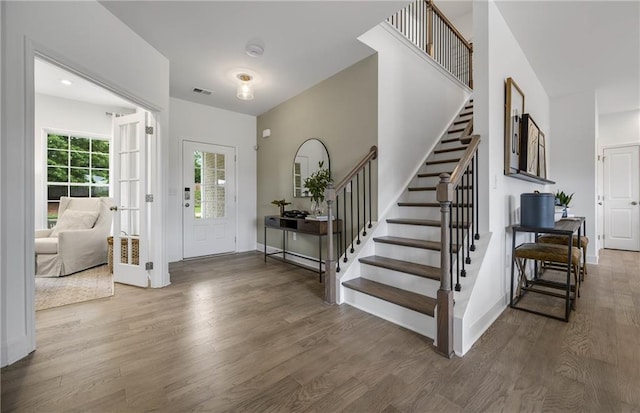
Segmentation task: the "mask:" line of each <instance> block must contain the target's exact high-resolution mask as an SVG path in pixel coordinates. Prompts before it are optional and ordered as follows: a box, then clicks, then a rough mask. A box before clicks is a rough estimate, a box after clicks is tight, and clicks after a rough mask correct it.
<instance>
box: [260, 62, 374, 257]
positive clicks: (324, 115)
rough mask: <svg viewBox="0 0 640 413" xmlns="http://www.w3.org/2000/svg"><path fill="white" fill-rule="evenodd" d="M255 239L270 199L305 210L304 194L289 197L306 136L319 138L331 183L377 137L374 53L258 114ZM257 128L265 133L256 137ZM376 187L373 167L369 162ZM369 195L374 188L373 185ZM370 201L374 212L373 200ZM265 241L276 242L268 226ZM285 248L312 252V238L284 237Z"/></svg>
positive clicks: (278, 237)
mask: <svg viewBox="0 0 640 413" xmlns="http://www.w3.org/2000/svg"><path fill="white" fill-rule="evenodd" d="M257 129H258V130H257V141H256V142H257V144H258V146H259V149H258V179H257V184H258V199H257V211H258V234H257V238H258V243H264V225H263V223H264V220H263V217H264V216H265V215H277V214H278V212H279V211H278V207H277V206H275V205H272V204H271V201H273V200H274V199H282V198H285V199H286V200H287V201H290V202H291V201H292V202H293V205H290V206H288V207H287V209H288V210H289V209H300V210H309V208H310V200H309V198H293V175H292V168H293V159H294V158H295V154H296V151H297V150H298V147H299V146H300V145H301V144H302V143H303V142H304V141H305V140H307V139H309V138H318V139H320V140H321V141H322V142H323V143H324V144H325V146H326V147H327V149H328V151H329V158H330V161H331V172H332V175H333V178H334V182H335V183H337V182H339V181H340V180H341V179H342V178H344V177H345V175H346V174H347V173H348V172H349V171H350V170H351V168H353V166H354V165H355V164H356V163H357V162H358V161H360V159H362V158H363V157H364V156H365V155H366V154H367V153H368V151H369V148H370V147H371V146H373V145H376V144H377V140H378V58H377V55H373V56H370V57H368V58H366V59H364V60H361V61H360V62H358V63H356V64H354V65H353V66H351V67H349V68H347V69H345V70H343V71H342V72H340V73H338V74H336V75H334V76H332V77H330V78H329V79H326V80H324V81H322V82H321V83H319V84H317V85H316V86H314V87H312V88H310V89H308V90H306V91H305V92H303V93H301V94H300V95H298V96H295V97H293V98H291V99H289V100H288V101H286V102H284V103H282V104H280V105H279V106H277V107H275V108H273V109H271V110H270V111H269V112H266V113H264V114H263V115H261V116H258V128H257ZM263 129H271V136H270V137H269V138H267V139H263V138H262V131H263ZM372 175H373V180H372V186H373V187H374V188H376V187H377V168H376V165H375V162H374V164H373V167H372ZM373 195H374V198H373V199H374V200H375V199H376V197H377V192H376V191H375V190H374V193H373ZM373 204H374V205H373V206H372V207H373V209H374V211H373V216H374V217H376V216H377V210H376V205H375V204H376V202H375V201H374V203H373ZM267 239H268V242H267V244H268V245H270V246H274V247H278V248H279V247H280V246H281V242H282V234H281V233H279V232H276V231H274V230H269V232H268V234H267ZM288 249H290V250H292V251H296V252H299V253H301V254H305V255H308V256H317V254H318V252H317V251H318V244H317V238H315V237H312V236H305V235H299V236H297V240H295V241H294V240H293V239H292V237H291V236H290V238H289V241H288Z"/></svg>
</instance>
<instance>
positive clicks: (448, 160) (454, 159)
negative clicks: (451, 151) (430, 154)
mask: <svg viewBox="0 0 640 413" xmlns="http://www.w3.org/2000/svg"><path fill="white" fill-rule="evenodd" d="M459 161H460V158H450V159H438V160H435V161H427V165H439V164H442V163H454V162H456V163H457V162H459Z"/></svg>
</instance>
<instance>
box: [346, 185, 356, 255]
mask: <svg viewBox="0 0 640 413" xmlns="http://www.w3.org/2000/svg"><path fill="white" fill-rule="evenodd" d="M347 187H349V189H350V190H351V191H349V194H350V195H349V197H350V198H351V199H350V202H349V209H350V211H351V215H350V216H349V222H350V225H349V227H351V250H350V252H351V253H352V254H353V252H354V251H355V249H354V248H353V238H354V237H353V179H352V180H351V182H349V184H348V185H347Z"/></svg>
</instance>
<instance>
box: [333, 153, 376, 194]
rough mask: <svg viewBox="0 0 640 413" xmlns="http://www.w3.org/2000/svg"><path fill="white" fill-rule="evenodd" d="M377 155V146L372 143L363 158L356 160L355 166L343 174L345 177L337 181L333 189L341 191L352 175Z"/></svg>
mask: <svg viewBox="0 0 640 413" xmlns="http://www.w3.org/2000/svg"><path fill="white" fill-rule="evenodd" d="M377 157H378V147H377V146H375V145H373V146H372V147H371V149H369V153H368V154H367V155H366V156H365V157H364V158H362V160H361V161H360V162H358V164H357V165H356V166H354V167H353V169H352V170H351V172H349V173H348V174H347V176H345V178H344V179H343V180H342V181H340V182H339V183H338V185H336V186H335V187H334V188H333V189H334V190H335V192H340V191H342V190H343V189H344V188H345V187H346V186H347V185H348V184H349V182H351V180H352V179H353V177H354V176H356V175H357V174H358V172H360V170H361V169H362V168H364V167H365V165H367V163H368V162H369V161H372V160H374V159H376V158H377Z"/></svg>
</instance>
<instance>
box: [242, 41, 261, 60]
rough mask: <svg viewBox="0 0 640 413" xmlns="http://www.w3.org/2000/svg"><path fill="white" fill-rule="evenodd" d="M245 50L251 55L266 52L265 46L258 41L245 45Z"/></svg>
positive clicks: (258, 55)
mask: <svg viewBox="0 0 640 413" xmlns="http://www.w3.org/2000/svg"><path fill="white" fill-rule="evenodd" d="M245 51H246V52H247V54H248V55H249V56H251V57H260V56H262V54H263V53H264V47H262V46H260V45H259V44H256V43H249V44H247V46H246V47H245Z"/></svg>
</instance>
